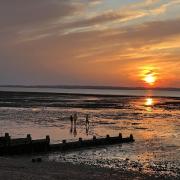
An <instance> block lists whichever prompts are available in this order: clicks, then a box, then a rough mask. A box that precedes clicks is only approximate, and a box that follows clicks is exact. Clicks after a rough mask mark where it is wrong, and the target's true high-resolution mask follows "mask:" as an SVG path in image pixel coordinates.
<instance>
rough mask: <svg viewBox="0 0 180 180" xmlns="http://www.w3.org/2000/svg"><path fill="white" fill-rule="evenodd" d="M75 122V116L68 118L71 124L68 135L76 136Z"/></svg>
mask: <svg viewBox="0 0 180 180" xmlns="http://www.w3.org/2000/svg"><path fill="white" fill-rule="evenodd" d="M76 120H77V115H74V117H73V116H72V115H71V116H70V122H71V126H70V133H71V134H72V133H73V135H74V137H75V136H77V130H76Z"/></svg>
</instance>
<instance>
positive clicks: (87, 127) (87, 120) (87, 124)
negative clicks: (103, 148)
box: [86, 114, 89, 136]
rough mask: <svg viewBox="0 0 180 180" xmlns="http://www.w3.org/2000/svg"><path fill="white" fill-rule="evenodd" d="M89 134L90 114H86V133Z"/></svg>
mask: <svg viewBox="0 0 180 180" xmlns="http://www.w3.org/2000/svg"><path fill="white" fill-rule="evenodd" d="M88 134H89V114H86V135H87V136H88Z"/></svg>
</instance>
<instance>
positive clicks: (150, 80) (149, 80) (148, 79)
mask: <svg viewBox="0 0 180 180" xmlns="http://www.w3.org/2000/svg"><path fill="white" fill-rule="evenodd" d="M144 81H145V82H146V83H148V84H149V85H153V84H154V83H155V82H156V77H155V76H154V75H153V74H146V75H145V77H144Z"/></svg>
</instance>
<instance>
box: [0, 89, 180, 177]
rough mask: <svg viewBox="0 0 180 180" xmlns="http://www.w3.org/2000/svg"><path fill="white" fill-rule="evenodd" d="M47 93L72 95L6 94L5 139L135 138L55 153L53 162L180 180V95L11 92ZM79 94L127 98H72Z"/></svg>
mask: <svg viewBox="0 0 180 180" xmlns="http://www.w3.org/2000/svg"><path fill="white" fill-rule="evenodd" d="M0 90H2V88H0ZM3 90H5V89H3ZM8 90H10V89H8ZM42 90H43V91H44V92H63V93H64V92H66V93H69V94H67V95H61V94H56V93H51V94H47V93H38V94H37V93H27V94H24V93H3V92H1V93H0V133H1V134H4V133H5V132H9V133H10V134H11V136H12V137H24V136H26V134H28V133H30V134H32V137H33V138H43V137H45V135H47V134H48V135H50V137H51V142H52V143H56V142H61V141H62V140H63V139H67V140H68V141H74V140H76V139H78V138H79V137H82V138H84V139H89V138H92V136H93V135H96V136H97V137H103V136H105V135H106V134H109V135H110V136H115V135H118V134H119V132H121V133H122V134H123V136H129V134H133V135H134V138H135V140H136V141H135V142H134V143H131V144H122V145H115V146H109V147H102V148H98V149H89V150H83V151H82V150H81V151H76V152H68V153H53V154H49V155H48V156H47V158H48V159H49V160H50V161H61V162H62V161H66V162H72V163H84V164H91V165H98V166H103V167H110V168H116V169H130V170H134V171H141V172H145V173H149V174H156V175H161V174H163V175H166V176H167V177H168V176H170V178H171V179H172V178H175V177H176V178H178V177H180V158H179V157H180V92H178V91H141V90H139V91H132V90H131V91H125V90H123V91H122V90H90V89H89V90H84V89H83V90H78V89H75V90H73V89H34V88H33V89H32V88H30V89H27V88H25V89H18V90H17V89H11V91H19V92H23V91H26V92H34V91H37V92H41V91H42ZM78 92H79V93H86V94H108V95H115V94H116V95H117V94H118V95H124V96H98V95H92V96H90V95H84V96H83V95H78V94H77V95H72V94H71V93H78ZM129 95H131V96H129ZM135 95H136V96H135ZM156 96H165V97H156ZM74 113H77V114H78V121H77V127H76V129H74V128H71V124H70V119H69V117H70V115H72V114H74ZM86 114H89V115H90V126H89V129H87V128H86V126H85V115H86Z"/></svg>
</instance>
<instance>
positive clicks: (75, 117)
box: [74, 113, 77, 127]
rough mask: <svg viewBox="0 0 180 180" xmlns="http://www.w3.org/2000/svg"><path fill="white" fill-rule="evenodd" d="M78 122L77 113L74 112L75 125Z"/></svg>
mask: <svg viewBox="0 0 180 180" xmlns="http://www.w3.org/2000/svg"><path fill="white" fill-rule="evenodd" d="M76 122H77V113H75V114H74V127H76Z"/></svg>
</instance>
